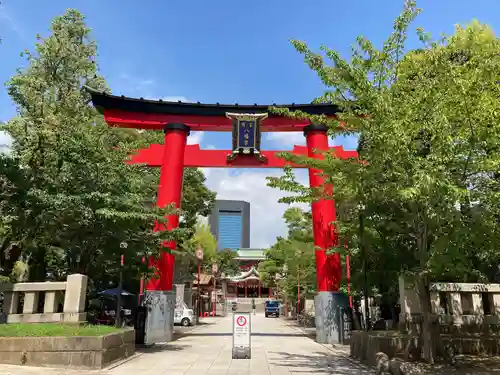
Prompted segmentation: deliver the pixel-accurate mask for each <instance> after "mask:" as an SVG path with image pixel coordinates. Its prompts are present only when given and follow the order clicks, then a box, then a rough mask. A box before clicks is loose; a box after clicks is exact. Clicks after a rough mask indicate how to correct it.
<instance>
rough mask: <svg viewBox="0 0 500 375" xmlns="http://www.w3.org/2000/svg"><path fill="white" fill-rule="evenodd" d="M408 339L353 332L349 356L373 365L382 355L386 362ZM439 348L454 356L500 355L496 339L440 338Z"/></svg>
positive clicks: (392, 334)
mask: <svg viewBox="0 0 500 375" xmlns="http://www.w3.org/2000/svg"><path fill="white" fill-rule="evenodd" d="M409 339H410V337H409V335H407V334H402V333H400V332H395V331H371V332H364V331H353V332H352V335H351V342H350V346H351V356H352V357H354V358H358V359H360V360H361V361H363V362H365V363H368V364H369V365H371V366H374V365H375V364H376V362H377V361H376V354H377V353H378V352H382V353H385V354H387V355H388V356H389V358H393V357H397V356H399V355H402V354H403V353H404V349H405V348H406V345H407V344H408V340H409ZM441 340H442V342H443V345H445V346H450V347H451V348H453V352H454V353H455V354H473V355H489V356H498V355H500V335H473V334H471V335H464V334H454V335H451V334H450V335H441Z"/></svg>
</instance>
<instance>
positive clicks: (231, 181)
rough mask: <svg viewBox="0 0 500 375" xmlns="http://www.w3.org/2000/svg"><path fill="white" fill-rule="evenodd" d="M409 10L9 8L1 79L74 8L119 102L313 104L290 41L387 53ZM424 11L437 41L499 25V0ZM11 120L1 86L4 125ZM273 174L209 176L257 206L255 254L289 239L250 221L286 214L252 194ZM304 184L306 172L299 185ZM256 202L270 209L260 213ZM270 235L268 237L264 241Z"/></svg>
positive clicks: (353, 6) (268, 142)
mask: <svg viewBox="0 0 500 375" xmlns="http://www.w3.org/2000/svg"><path fill="white" fill-rule="evenodd" d="M402 3H403V1H402V0H379V1H374V0H372V1H370V0H351V1H333V0H315V1H311V0H310V1H298V0H287V1H285V0H273V1H269V0H267V1H264V0H254V1H234V0H233V1H229V0H212V1H207V0H182V1H174V0H146V1H130V0H129V1H123V0H122V1H118V0H100V1H98V0H86V1H85V0H80V1H79V0H50V1H49V0H46V1H40V0H3V1H2V4H3V5H1V6H0V36H1V38H2V40H3V42H2V44H1V45H0V51H1V64H0V81H2V82H5V81H7V80H8V79H9V77H10V76H12V75H13V74H15V70H16V68H18V67H20V66H22V65H23V64H24V61H23V59H22V58H21V57H20V56H19V53H20V52H21V51H22V50H23V49H24V48H29V49H32V47H33V44H34V42H35V37H36V34H37V33H40V34H41V35H42V36H43V35H47V30H48V28H49V25H50V22H51V20H52V19H53V18H54V17H55V16H57V15H59V14H62V13H63V12H64V10H65V9H66V8H69V7H72V8H76V9H79V10H80V11H81V12H82V13H83V14H84V15H85V16H86V17H87V23H88V25H89V26H90V27H91V28H92V30H93V37H94V38H95V39H96V41H97V43H98V46H99V56H98V63H99V68H100V73H101V74H102V75H103V76H104V77H105V78H106V80H107V82H108V84H109V85H110V87H111V89H112V90H113V92H114V93H115V94H120V95H122V94H123V95H127V96H142V97H151V98H175V99H176V100H177V99H178V98H179V99H183V100H184V99H186V100H192V101H201V102H221V103H240V104H242V103H262V104H267V103H272V102H276V103H291V102H295V103H299V102H310V101H311V100H312V99H313V98H314V97H316V96H318V95H320V94H321V93H322V90H323V87H322V85H321V83H320V82H319V80H318V79H317V78H316V77H315V75H314V73H313V72H311V71H310V70H309V69H308V68H307V66H306V65H305V64H304V63H303V61H302V59H301V56H300V55H299V54H297V53H296V52H295V50H294V49H293V48H292V46H291V45H290V44H289V42H288V40H289V39H290V38H296V39H301V40H305V41H307V42H308V43H309V45H310V46H312V47H319V46H320V45H321V44H325V45H327V46H328V47H330V48H333V49H336V50H338V51H340V52H341V53H342V54H343V55H345V56H348V54H349V51H350V45H351V44H352V43H353V41H354V40H355V37H356V36H358V35H364V36H366V37H368V38H370V39H371V40H372V41H373V42H374V43H375V45H380V43H381V42H382V41H383V40H384V39H385V37H386V36H387V35H388V34H389V33H390V31H391V27H392V22H393V20H394V18H395V17H396V16H397V15H398V14H399V12H400V10H401V6H402ZM418 5H419V6H420V7H421V8H423V9H424V12H423V13H422V14H421V15H420V16H419V18H418V19H417V21H416V23H415V24H414V28H415V27H417V26H422V27H424V28H425V29H426V30H427V31H430V32H432V33H433V34H434V35H436V36H437V35H439V33H441V32H445V33H451V32H453V27H454V25H455V24H457V23H461V24H463V23H467V22H469V21H470V20H471V19H473V18H477V19H479V20H480V21H481V22H484V23H488V24H490V25H491V26H493V28H494V29H497V30H498V29H500V1H498V0H479V1H470V0H422V1H419V3H418ZM416 46H417V41H416V39H415V37H413V36H412V37H410V40H409V42H408V47H409V48H412V47H416ZM14 113H15V109H14V108H13V106H12V104H11V102H10V100H9V97H8V96H7V93H6V91H5V89H4V88H1V89H0V120H7V119H9V118H10V117H11V116H13V115H14ZM3 138H4V137H3ZM191 141H192V142H195V141H200V142H201V145H202V147H216V148H225V149H227V148H230V136H229V134H220V133H211V134H194V135H193V137H192V139H191ZM302 141H303V140H302V136H301V135H300V134H295V136H292V137H290V136H286V135H283V134H274V135H264V137H263V148H273V149H277V148H282V149H290V148H291V147H292V145H293V144H294V143H299V142H302ZM332 142H333V141H332ZM335 142H336V143H337V144H343V145H344V146H345V147H346V148H354V147H355V146H356V142H355V140H353V139H337V140H336V141H335ZM0 143H2V142H0ZM273 173H274V172H273ZM268 174H269V173H267V171H264V170H256V171H248V170H239V171H231V172H228V171H224V170H222V171H220V170H219V171H214V170H211V171H209V172H208V171H207V176H208V180H209V185H210V186H211V187H212V188H214V189H215V190H217V191H218V192H219V196H220V197H221V198H235V197H239V198H240V199H247V200H250V201H251V203H252V205H254V206H255V207H256V208H255V210H252V246H264V245H266V244H268V243H269V242H270V241H271V242H272V240H273V238H274V236H276V235H277V234H280V233H282V231H283V226H282V224H279V225H278V224H276V230H274V229H273V230H269V228H268V227H269V226H270V225H271V224H272V223H273V222H276V221H274V220H276V217H275V216H273V217H274V219H272V220H271V221H270V222H267V221H266V222H265V223H261V224H259V221H258V219H257V217H254V216H262V213H263V212H266V211H267V212H269V211H268V210H269V209H271V210H272V209H276V210H277V211H276V215H277V218H278V219H279V216H281V213H282V212H283V209H284V208H283V207H281V206H279V207H278V206H276V205H273V206H269V205H270V204H271V203H268V204H267V203H262V202H260V201H258V200H257V199H260V200H262V199H261V197H262V194H263V193H262V189H266V188H265V187H264V186H261V189H257V186H256V187H255V188H252V189H254V190H255V191H254V190H252V191H250V190H249V189H250V188H249V187H248V186H249V185H252V183H250V182H249V181H253V182H255V181H261V180H262V181H261V182H262V183H261V185H265V183H264V179H263V178H264V177H265V175H268ZM305 177H306V176H305V175H304V174H301V178H304V179H305ZM252 186H253V185H252ZM267 189H268V188H267ZM228 191H230V192H228ZM265 191H266V193H265V195H266V196H267V195H269V196H271V198H274V194H275V193H274V192H272V193H271V192H269V191H268V190H265ZM252 197H253V198H252ZM259 197H260V198H259ZM259 205H260V206H261V209H262V210H264V211H262V212H261V211H259V210H258V209H257V208H258V207H257V206H259ZM270 207H273V208H270ZM271 226H273V225H271ZM259 228H260V229H259ZM266 228H267V229H266ZM273 228H274V226H273ZM264 230H267V232H266V234H262V233H264V232H263V231H264Z"/></svg>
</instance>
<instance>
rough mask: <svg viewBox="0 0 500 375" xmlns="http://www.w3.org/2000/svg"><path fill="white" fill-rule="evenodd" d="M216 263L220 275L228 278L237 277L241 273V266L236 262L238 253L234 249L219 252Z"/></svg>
mask: <svg viewBox="0 0 500 375" xmlns="http://www.w3.org/2000/svg"><path fill="white" fill-rule="evenodd" d="M216 263H217V265H218V269H219V270H218V273H219V275H221V274H222V273H224V274H225V275H226V276H236V275H238V274H239V273H240V266H239V263H238V261H237V260H236V252H235V251H233V250H232V249H223V250H219V251H218V252H217V257H216Z"/></svg>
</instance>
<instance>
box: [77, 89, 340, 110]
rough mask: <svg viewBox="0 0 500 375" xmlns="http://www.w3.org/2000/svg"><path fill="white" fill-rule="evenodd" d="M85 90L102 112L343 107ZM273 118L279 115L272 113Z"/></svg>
mask: <svg viewBox="0 0 500 375" xmlns="http://www.w3.org/2000/svg"><path fill="white" fill-rule="evenodd" d="M85 89H86V90H87V91H88V92H89V93H90V95H91V96H92V103H93V105H94V106H95V107H96V108H97V110H98V111H99V112H101V113H103V112H104V110H111V109H113V110H121V111H127V112H137V113H151V114H171V115H187V116H188V115H195V116H213V117H219V116H222V117H225V116H226V113H227V112H235V113H265V112H268V111H269V107H271V106H276V107H280V108H288V109H290V110H292V111H297V110H299V111H302V112H305V113H308V114H310V115H326V116H334V115H335V114H336V113H338V112H339V111H340V110H339V108H338V106H336V105H334V104H328V103H327V104H314V103H309V104H295V103H292V104H276V103H272V104H244V105H242V104H220V103H215V104H207V103H200V102H197V103H193V102H181V101H178V102H171V101H165V100H161V99H159V100H150V99H144V98H129V97H126V96H123V95H122V96H117V95H111V94H107V93H105V92H101V91H97V90H94V89H92V88H89V87H85ZM269 116H270V117H276V116H277V115H273V114H272V113H270V114H269Z"/></svg>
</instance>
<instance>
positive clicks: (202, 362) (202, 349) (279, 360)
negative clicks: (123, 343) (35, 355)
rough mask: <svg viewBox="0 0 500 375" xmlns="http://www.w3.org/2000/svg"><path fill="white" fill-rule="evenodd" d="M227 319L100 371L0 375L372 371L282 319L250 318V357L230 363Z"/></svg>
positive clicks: (4, 373) (4, 369) (13, 370)
mask: <svg viewBox="0 0 500 375" xmlns="http://www.w3.org/2000/svg"><path fill="white" fill-rule="evenodd" d="M231 332H232V327H231V317H230V316H229V317H226V318H220V319H216V320H215V321H214V324H207V325H203V326H199V327H197V328H196V329H194V330H192V331H191V332H188V333H186V334H185V336H183V337H181V338H180V339H178V340H177V341H174V342H172V343H170V344H165V345H157V346H155V347H153V348H151V349H148V350H146V351H144V352H142V353H139V354H138V355H137V356H135V357H133V358H132V359H130V360H129V361H126V362H125V363H122V364H120V365H119V366H116V367H114V368H113V367H112V368H109V369H106V370H102V371H78V370H62V369H61V370H56V369H40V368H33V367H16V366H2V365H0V374H1V375H20V374H23V375H30V374H37V375H49V374H50V375H90V374H92V375H122V374H123V375H125V374H134V375H181V374H182V375H195V374H196V375H199V374H208V375H222V374H224V375H232V374H234V375H284V374H300V375H306V374H316V375H322V374H337V375H358V374H371V373H372V371H369V370H367V369H366V368H365V367H363V366H361V365H358V364H357V363H355V362H354V361H352V360H351V359H349V358H347V357H346V356H345V354H344V353H342V352H340V351H337V352H336V351H334V349H333V348H332V347H331V346H326V345H325V346H324V345H320V344H317V343H315V342H314V341H313V340H311V339H309V338H307V337H305V336H304V335H303V334H302V332H300V331H299V330H298V329H296V328H294V327H292V326H290V325H289V324H287V323H286V322H285V321H284V320H282V319H276V318H265V317H264V315H263V314H258V315H256V316H253V317H252V358H251V359H250V360H243V359H239V360H233V359H232V358H231V346H232V334H231Z"/></svg>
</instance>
